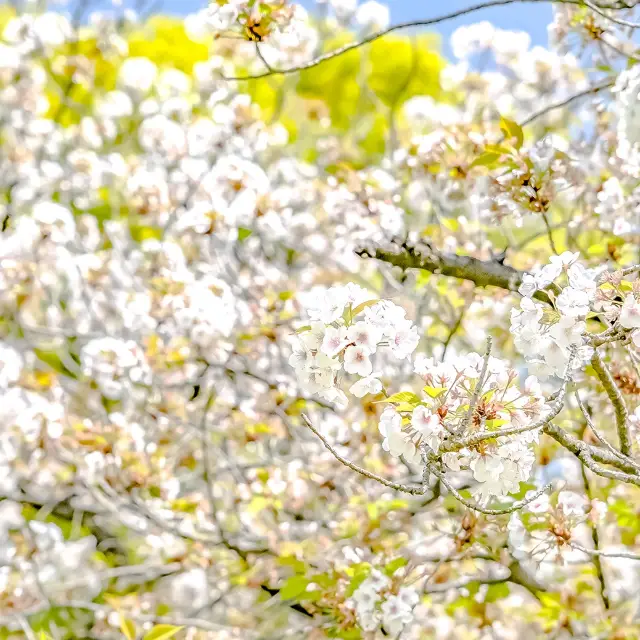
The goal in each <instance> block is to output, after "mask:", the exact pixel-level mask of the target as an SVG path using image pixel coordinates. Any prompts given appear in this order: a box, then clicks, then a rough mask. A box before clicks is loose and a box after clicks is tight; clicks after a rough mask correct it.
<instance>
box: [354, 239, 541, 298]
mask: <svg viewBox="0 0 640 640" xmlns="http://www.w3.org/2000/svg"><path fill="white" fill-rule="evenodd" d="M399 248H400V251H392V250H390V249H383V248H381V247H377V248H375V249H373V250H370V249H362V250H360V251H356V253H357V255H359V256H360V257H361V258H375V259H377V260H381V261H382V262H387V263H389V264H392V265H394V266H396V267H400V268H401V269H402V270H404V271H406V270H407V269H421V270H423V271H429V272H431V273H435V274H439V275H443V276H449V277H453V278H460V279H461V280H469V281H471V282H473V283H475V284H476V286H478V287H498V288H500V289H506V290H507V291H517V290H518V287H519V286H520V284H521V283H522V277H523V276H524V275H525V274H524V272H523V271H518V270H517V269H514V268H513V267H510V266H509V265H506V264H502V263H500V262H498V261H496V260H478V259H477V258H472V257H471V256H459V255H455V254H447V253H440V252H439V251H436V250H435V249H433V248H432V247H429V246H426V245H421V246H420V247H411V246H407V245H402V246H401V247H399ZM534 298H537V299H538V300H541V301H542V302H549V297H548V296H547V294H546V293H545V292H544V291H536V293H535V294H534Z"/></svg>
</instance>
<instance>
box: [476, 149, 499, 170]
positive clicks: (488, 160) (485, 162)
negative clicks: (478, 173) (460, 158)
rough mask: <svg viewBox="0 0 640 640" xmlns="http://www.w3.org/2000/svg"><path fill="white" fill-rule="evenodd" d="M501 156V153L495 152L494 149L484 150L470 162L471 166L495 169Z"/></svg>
mask: <svg viewBox="0 0 640 640" xmlns="http://www.w3.org/2000/svg"><path fill="white" fill-rule="evenodd" d="M501 156H502V154H501V153H495V152H494V151H485V152H484V153H481V154H480V155H479V156H478V157H477V158H476V159H475V160H474V161H473V162H472V163H471V167H487V168H489V169H495V167H496V166H497V165H498V160H500V157H501Z"/></svg>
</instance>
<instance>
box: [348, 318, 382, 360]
mask: <svg viewBox="0 0 640 640" xmlns="http://www.w3.org/2000/svg"><path fill="white" fill-rule="evenodd" d="M347 338H348V340H349V342H353V343H355V345H356V346H359V347H366V348H367V349H369V351H370V352H371V353H375V351H376V348H377V346H378V342H380V340H381V339H382V331H381V330H380V329H379V328H378V327H376V326H374V325H372V324H370V323H368V322H362V321H361V322H356V323H355V324H353V325H351V326H350V327H349V328H348V329H347Z"/></svg>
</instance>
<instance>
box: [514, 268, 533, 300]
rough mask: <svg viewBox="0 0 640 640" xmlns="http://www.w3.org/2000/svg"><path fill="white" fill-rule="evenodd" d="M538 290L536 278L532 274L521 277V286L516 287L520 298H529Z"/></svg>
mask: <svg viewBox="0 0 640 640" xmlns="http://www.w3.org/2000/svg"><path fill="white" fill-rule="evenodd" d="M537 290H538V284H537V281H536V277H535V276H534V275H533V274H532V273H525V274H524V276H522V284H521V285H520V286H519V287H518V293H519V294H520V295H521V296H525V297H527V298H530V297H531V296H532V295H533V294H534V293H535V292H536V291H537Z"/></svg>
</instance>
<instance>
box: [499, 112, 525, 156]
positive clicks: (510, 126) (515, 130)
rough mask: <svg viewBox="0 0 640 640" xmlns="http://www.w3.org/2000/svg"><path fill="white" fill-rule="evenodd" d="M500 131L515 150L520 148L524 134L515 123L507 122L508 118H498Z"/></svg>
mask: <svg viewBox="0 0 640 640" xmlns="http://www.w3.org/2000/svg"><path fill="white" fill-rule="evenodd" d="M500 129H502V131H503V132H504V135H505V137H506V138H507V140H508V141H509V142H512V144H513V146H514V147H515V148H516V149H519V148H520V147H521V146H522V143H523V142H524V132H523V131H522V127H521V126H520V125H519V124H518V123H517V122H514V121H513V120H509V118H505V117H504V116H503V117H502V118H500Z"/></svg>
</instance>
